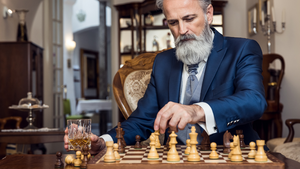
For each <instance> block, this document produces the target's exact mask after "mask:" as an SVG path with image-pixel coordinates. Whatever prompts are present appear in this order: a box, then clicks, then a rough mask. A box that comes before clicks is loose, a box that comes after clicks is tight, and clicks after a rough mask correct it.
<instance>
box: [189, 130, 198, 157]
mask: <svg viewBox="0 0 300 169" xmlns="http://www.w3.org/2000/svg"><path fill="white" fill-rule="evenodd" d="M189 135H190V140H191V141H190V144H191V151H190V154H189V155H188V158H187V160H188V161H200V156H199V154H198V151H197V147H196V145H197V144H198V141H197V135H198V133H196V128H195V126H192V129H191V133H189Z"/></svg>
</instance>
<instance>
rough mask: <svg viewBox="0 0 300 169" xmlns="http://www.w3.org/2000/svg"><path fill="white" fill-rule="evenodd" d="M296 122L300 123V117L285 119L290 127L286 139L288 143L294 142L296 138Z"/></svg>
mask: <svg viewBox="0 0 300 169" xmlns="http://www.w3.org/2000/svg"><path fill="white" fill-rule="evenodd" d="M296 123H300V119H287V120H286V121H285V124H286V125H287V127H288V129H289V135H288V136H287V138H286V140H285V141H284V143H288V142H292V141H293V139H294V134H295V131H294V127H293V126H294V124H296Z"/></svg>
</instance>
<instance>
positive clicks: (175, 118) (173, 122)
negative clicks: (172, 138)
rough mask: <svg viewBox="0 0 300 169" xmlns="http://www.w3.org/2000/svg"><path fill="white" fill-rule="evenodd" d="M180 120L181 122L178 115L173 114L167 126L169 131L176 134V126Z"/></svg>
mask: <svg viewBox="0 0 300 169" xmlns="http://www.w3.org/2000/svg"><path fill="white" fill-rule="evenodd" d="M180 120H181V116H180V114H176V113H174V114H173V117H172V118H171V119H170V121H169V122H168V126H169V127H170V129H171V130H172V131H175V132H178V124H179V122H180ZM181 130H182V129H181Z"/></svg>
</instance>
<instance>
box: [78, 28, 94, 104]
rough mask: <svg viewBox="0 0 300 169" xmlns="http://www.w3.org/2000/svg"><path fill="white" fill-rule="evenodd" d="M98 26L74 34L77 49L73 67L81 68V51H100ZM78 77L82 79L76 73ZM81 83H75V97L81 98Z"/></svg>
mask: <svg viewBox="0 0 300 169" xmlns="http://www.w3.org/2000/svg"><path fill="white" fill-rule="evenodd" d="M98 34H99V31H98V26H97V27H93V28H90V29H89V30H85V31H80V32H78V33H74V41H75V42H76V48H75V49H74V55H73V66H74V67H80V49H87V50H92V51H97V52H98V50H99V47H98V46H99V45H98V41H99V39H98ZM74 73H76V75H78V74H79V79H80V72H74ZM80 84H81V83H79V82H78V83H75V97H76V98H81V87H80Z"/></svg>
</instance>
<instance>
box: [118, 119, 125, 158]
mask: <svg viewBox="0 0 300 169" xmlns="http://www.w3.org/2000/svg"><path fill="white" fill-rule="evenodd" d="M122 131H123V129H122V128H121V123H120V122H119V123H118V127H117V128H116V138H117V139H118V142H117V143H118V146H119V153H125V148H124V147H123V144H124V143H122V142H123V141H122V138H123V136H122Z"/></svg>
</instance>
